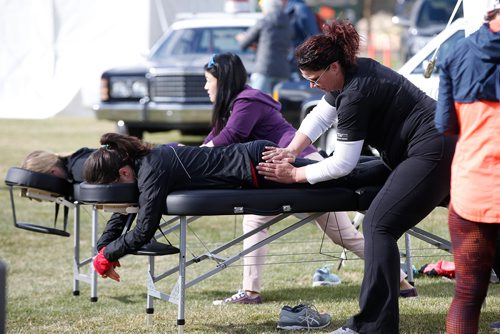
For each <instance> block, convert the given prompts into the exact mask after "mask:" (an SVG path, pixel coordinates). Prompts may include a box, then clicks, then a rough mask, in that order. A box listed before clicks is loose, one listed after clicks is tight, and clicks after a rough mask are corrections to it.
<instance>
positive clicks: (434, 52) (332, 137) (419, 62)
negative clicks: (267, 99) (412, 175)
mask: <svg viewBox="0 0 500 334" xmlns="http://www.w3.org/2000/svg"><path fill="white" fill-rule="evenodd" d="M466 28H467V21H466V20H465V19H464V18H459V19H457V20H455V21H454V22H452V23H451V24H450V26H448V27H447V28H446V29H444V30H443V31H442V32H441V33H440V34H438V35H437V36H436V37H434V38H433V39H432V40H431V41H429V42H428V43H427V44H426V45H425V46H424V47H423V48H422V49H421V50H420V51H419V52H417V53H416V54H415V55H414V56H413V57H412V58H411V59H409V60H408V61H407V62H406V63H405V64H403V66H401V68H400V69H399V70H398V72H399V73H400V74H401V75H403V76H405V77H406V78H408V79H409V80H410V81H411V82H412V83H413V84H415V85H416V86H417V87H419V88H420V89H421V90H422V91H424V92H425V93H426V94H427V95H429V96H430V97H432V98H434V99H437V96H438V88H439V69H438V68H437V67H434V69H433V71H431V72H430V73H429V74H430V75H429V77H428V78H427V77H425V76H424V73H425V72H426V71H427V70H428V66H429V64H432V62H431V61H432V60H433V58H435V59H441V58H444V57H446V55H447V53H448V52H449V50H450V48H451V47H452V46H453V45H455V44H456V43H457V42H458V41H459V40H461V39H463V38H465V29H466ZM323 95H324V94H323V92H322V91H321V90H319V89H317V88H310V85H309V82H308V81H306V80H300V81H287V82H285V83H283V84H281V85H278V86H277V87H276V89H275V91H274V96H275V98H276V99H278V100H279V101H280V102H281V103H282V105H283V108H285V107H288V108H298V107H299V105H300V107H299V108H300V112H298V113H299V114H300V117H301V120H302V119H303V118H304V117H305V116H306V115H307V114H308V113H309V112H310V111H311V110H312V109H313V108H314V107H315V106H316V105H317V104H318V102H319V101H320V99H321V98H322V96H323ZM297 96H303V97H305V99H304V100H303V101H302V102H300V101H298V100H297V99H296V97H297ZM290 112H292V111H291V110H289V111H288V113H290ZM296 113H297V112H296ZM336 138H337V131H336V128H335V125H334V126H333V127H332V128H331V129H330V130H328V131H327V132H326V133H325V134H323V136H321V137H320V138H319V139H318V141H317V142H316V145H317V146H318V147H319V148H320V149H321V150H323V151H325V152H326V154H331V153H332V152H333V151H334V149H335V142H336ZM363 154H368V155H371V154H373V155H377V154H378V153H377V152H376V151H375V150H374V149H372V148H370V147H365V151H364V152H363Z"/></svg>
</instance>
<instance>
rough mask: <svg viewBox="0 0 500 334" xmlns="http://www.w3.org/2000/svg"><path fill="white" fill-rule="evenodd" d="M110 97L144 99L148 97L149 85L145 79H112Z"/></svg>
mask: <svg viewBox="0 0 500 334" xmlns="http://www.w3.org/2000/svg"><path fill="white" fill-rule="evenodd" d="M109 86H110V95H111V97H112V98H118V99H120V98H121V99H124V98H142V97H144V96H146V95H148V85H147V82H146V79H144V78H142V77H141V78H111V79H110V83H109Z"/></svg>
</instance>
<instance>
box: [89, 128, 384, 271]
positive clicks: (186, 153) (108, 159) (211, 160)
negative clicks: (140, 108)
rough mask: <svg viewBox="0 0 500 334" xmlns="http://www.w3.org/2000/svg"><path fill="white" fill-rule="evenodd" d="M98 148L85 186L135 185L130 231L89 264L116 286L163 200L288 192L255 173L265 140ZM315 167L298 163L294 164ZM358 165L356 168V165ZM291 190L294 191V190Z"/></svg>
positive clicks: (110, 140) (131, 140)
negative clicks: (210, 193)
mask: <svg viewBox="0 0 500 334" xmlns="http://www.w3.org/2000/svg"><path fill="white" fill-rule="evenodd" d="M101 144H102V147H101V148H99V149H98V150H96V151H95V152H93V153H92V154H91V155H90V156H89V158H88V159H87V161H86V162H85V165H84V178H85V181H86V182H88V183H89V184H110V183H137V187H138V190H139V200H138V204H139V211H138V214H137V223H136V225H135V227H134V228H133V229H132V230H131V231H130V232H129V233H126V234H125V235H118V236H116V239H115V240H112V241H110V242H109V243H108V244H107V246H106V247H103V248H102V249H101V250H100V251H99V253H98V254H97V256H96V257H95V258H94V268H95V269H96V271H97V272H98V273H99V274H100V275H101V276H103V277H109V278H111V279H113V280H116V281H119V279H120V276H119V275H118V273H117V272H116V271H115V270H114V268H115V267H116V266H119V262H118V260H119V259H120V258H121V257H123V256H125V255H126V254H130V253H132V252H134V251H136V250H137V249H139V248H140V247H142V246H143V245H144V244H146V243H147V242H148V241H149V240H151V238H152V237H153V236H154V234H155V232H156V230H157V229H158V226H159V224H160V219H161V216H162V215H163V214H164V213H165V209H166V211H167V212H168V208H166V198H167V195H168V194H169V193H170V192H172V191H174V190H180V189H183V190H189V189H236V188H287V187H291V186H290V185H284V184H280V183H276V182H274V181H269V180H266V179H265V178H264V177H262V176H259V175H258V174H257V173H256V170H255V166H257V165H258V164H259V163H260V162H262V158H261V157H262V153H263V152H264V149H265V147H266V146H267V147H269V146H275V145H274V144H273V143H271V142H269V141H266V140H257V141H252V142H248V143H243V144H232V145H228V146H219V147H213V148H211V147H198V146H196V147H193V146H178V147H173V146H168V145H152V144H149V143H145V142H142V141H141V140H139V139H137V138H136V137H131V136H126V135H121V134H117V133H107V134H104V135H103V136H102V137H101ZM315 162H316V161H312V160H307V159H297V160H296V161H295V164H296V165H297V166H299V165H307V164H310V163H315ZM360 165H361V164H360ZM387 174H388V171H387V169H386V167H385V166H384V165H383V164H381V163H379V162H377V161H370V162H367V163H365V164H364V165H363V166H360V168H359V169H358V170H356V171H355V173H351V175H348V176H346V177H344V178H342V179H338V180H335V181H332V182H330V183H324V184H322V186H325V187H333V186H343V187H351V186H352V187H354V188H356V187H358V186H359V184H363V185H377V184H381V183H383V182H384V180H385V178H386V177H387ZM293 187H295V188H296V187H299V186H297V185H294V186H293Z"/></svg>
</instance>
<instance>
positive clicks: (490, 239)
mask: <svg viewBox="0 0 500 334" xmlns="http://www.w3.org/2000/svg"><path fill="white" fill-rule="evenodd" d="M448 223H449V228H450V237H451V244H452V248H453V258H454V261H455V270H456V272H455V281H456V282H455V295H454V297H453V301H452V303H451V306H450V309H449V311H448V317H447V319H446V333H448V334H459V333H460V334H469V333H470V334H473V333H474V334H475V333H477V332H478V326H479V314H480V312H481V305H482V303H483V301H484V299H485V297H486V293H487V292H488V285H489V279H490V273H491V267H492V265H493V260H494V257H495V242H496V237H497V234H498V232H499V231H500V224H489V223H476V222H472V221H470V220H466V219H464V218H462V217H460V216H459V215H458V214H457V213H456V212H455V211H454V210H453V208H452V206H451V205H450V208H449V217H448Z"/></svg>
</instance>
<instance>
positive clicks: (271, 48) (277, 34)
mask: <svg viewBox="0 0 500 334" xmlns="http://www.w3.org/2000/svg"><path fill="white" fill-rule="evenodd" d="M259 5H260V7H261V8H262V12H263V14H264V17H263V18H262V19H260V20H259V21H257V23H256V24H255V25H254V26H253V27H250V28H249V29H248V30H247V31H246V32H244V33H241V34H238V35H236V40H237V41H238V42H239V44H240V46H241V48H242V49H247V48H249V47H251V46H252V45H255V44H257V55H256V60H255V69H254V71H253V73H252V74H251V76H250V86H252V87H253V88H255V89H258V90H261V91H263V92H264V93H267V94H269V95H271V94H272V91H273V88H274V86H275V85H277V84H278V83H280V82H282V81H286V80H288V78H289V77H290V63H289V61H288V54H289V52H290V48H291V47H292V35H293V31H292V27H291V26H290V20H289V19H288V16H287V15H286V13H285V12H284V8H283V2H282V0H261V1H259Z"/></svg>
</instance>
